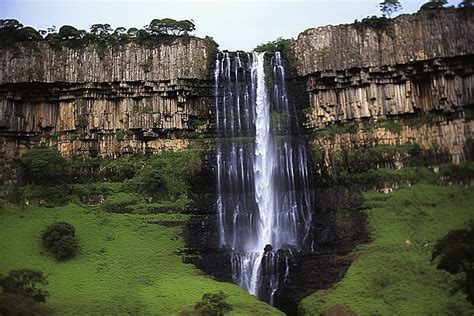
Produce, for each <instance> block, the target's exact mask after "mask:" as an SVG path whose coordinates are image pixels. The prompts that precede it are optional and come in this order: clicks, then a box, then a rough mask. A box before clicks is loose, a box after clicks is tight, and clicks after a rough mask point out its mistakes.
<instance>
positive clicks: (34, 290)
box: [0, 269, 48, 302]
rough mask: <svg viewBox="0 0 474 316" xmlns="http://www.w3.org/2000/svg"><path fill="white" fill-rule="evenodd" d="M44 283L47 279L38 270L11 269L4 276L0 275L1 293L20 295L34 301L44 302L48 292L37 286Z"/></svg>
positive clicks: (46, 282)
mask: <svg viewBox="0 0 474 316" xmlns="http://www.w3.org/2000/svg"><path fill="white" fill-rule="evenodd" d="M46 284H48V279H47V278H46V276H45V275H44V274H43V272H41V271H38V270H29V269H19V270H11V271H10V272H8V275H7V276H5V277H3V276H1V275H0V287H1V288H2V289H3V293H8V294H14V295H20V296H23V297H25V298H28V299H32V300H34V301H36V302H46V297H47V296H48V292H47V291H46V290H44V289H42V288H40V287H38V285H40V286H41V285H46Z"/></svg>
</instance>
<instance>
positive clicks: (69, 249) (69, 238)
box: [41, 222, 77, 260]
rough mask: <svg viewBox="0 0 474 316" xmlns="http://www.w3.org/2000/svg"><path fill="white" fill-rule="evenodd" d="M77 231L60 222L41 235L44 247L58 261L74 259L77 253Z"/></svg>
mask: <svg viewBox="0 0 474 316" xmlns="http://www.w3.org/2000/svg"><path fill="white" fill-rule="evenodd" d="M75 233H76V230H75V228H74V226H73V225H71V224H69V223H66V222H58V223H54V224H51V225H49V226H48V227H47V228H46V230H45V231H44V232H43V234H42V235H41V240H42V241H43V246H44V247H45V248H46V249H48V251H50V252H51V253H52V254H53V255H54V256H55V257H56V259H58V260H65V259H69V258H71V257H73V256H74V255H75V254H76V252H77V243H76V238H75Z"/></svg>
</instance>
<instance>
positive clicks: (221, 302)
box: [194, 291, 233, 316]
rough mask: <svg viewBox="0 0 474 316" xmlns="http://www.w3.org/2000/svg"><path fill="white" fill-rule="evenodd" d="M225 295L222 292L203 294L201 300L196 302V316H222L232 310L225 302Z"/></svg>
mask: <svg viewBox="0 0 474 316" xmlns="http://www.w3.org/2000/svg"><path fill="white" fill-rule="evenodd" d="M227 297H228V295H226V294H225V293H224V292H222V291H219V292H218V293H205V294H204V295H203V296H202V300H201V301H200V302H198V303H197V304H196V305H195V306H194V309H195V311H196V312H197V314H198V315H202V316H222V315H225V314H226V313H228V312H230V311H231V310H233V308H232V305H230V304H229V303H227V302H226V298H227Z"/></svg>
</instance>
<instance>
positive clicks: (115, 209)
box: [102, 192, 141, 213]
mask: <svg viewBox="0 0 474 316" xmlns="http://www.w3.org/2000/svg"><path fill="white" fill-rule="evenodd" d="M140 202H141V198H140V196H138V195H137V194H133V193H125V192H119V193H115V194H113V195H111V196H109V197H107V199H106V200H105V201H104V203H103V204H102V208H103V209H104V210H106V211H107V212H111V213H133V212H134V209H133V206H134V205H136V204H139V203H140Z"/></svg>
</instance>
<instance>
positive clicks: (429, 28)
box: [292, 9, 474, 76]
mask: <svg viewBox="0 0 474 316" xmlns="http://www.w3.org/2000/svg"><path fill="white" fill-rule="evenodd" d="M473 29H474V14H473V12H472V10H469V9H466V10H447V11H441V12H440V11H437V12H435V13H418V14H413V15H402V16H399V17H397V18H395V19H394V20H393V22H390V23H389V24H387V25H383V24H379V25H378V27H377V25H373V26H372V27H369V26H368V24H364V23H354V24H345V25H337V26H324V27H319V28H316V29H309V30H306V31H304V32H302V33H301V34H299V35H298V38H297V39H296V41H295V42H294V43H293V46H292V49H293V53H294V55H295V59H296V70H297V74H298V76H306V75H310V74H314V73H317V72H322V71H338V70H347V69H362V68H371V69H374V70H376V69H377V67H384V66H386V65H403V64H409V63H413V62H417V61H424V60H429V59H436V58H449V57H456V56H467V55H470V54H472V47H473V46H474V38H473V36H472V30H473Z"/></svg>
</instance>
